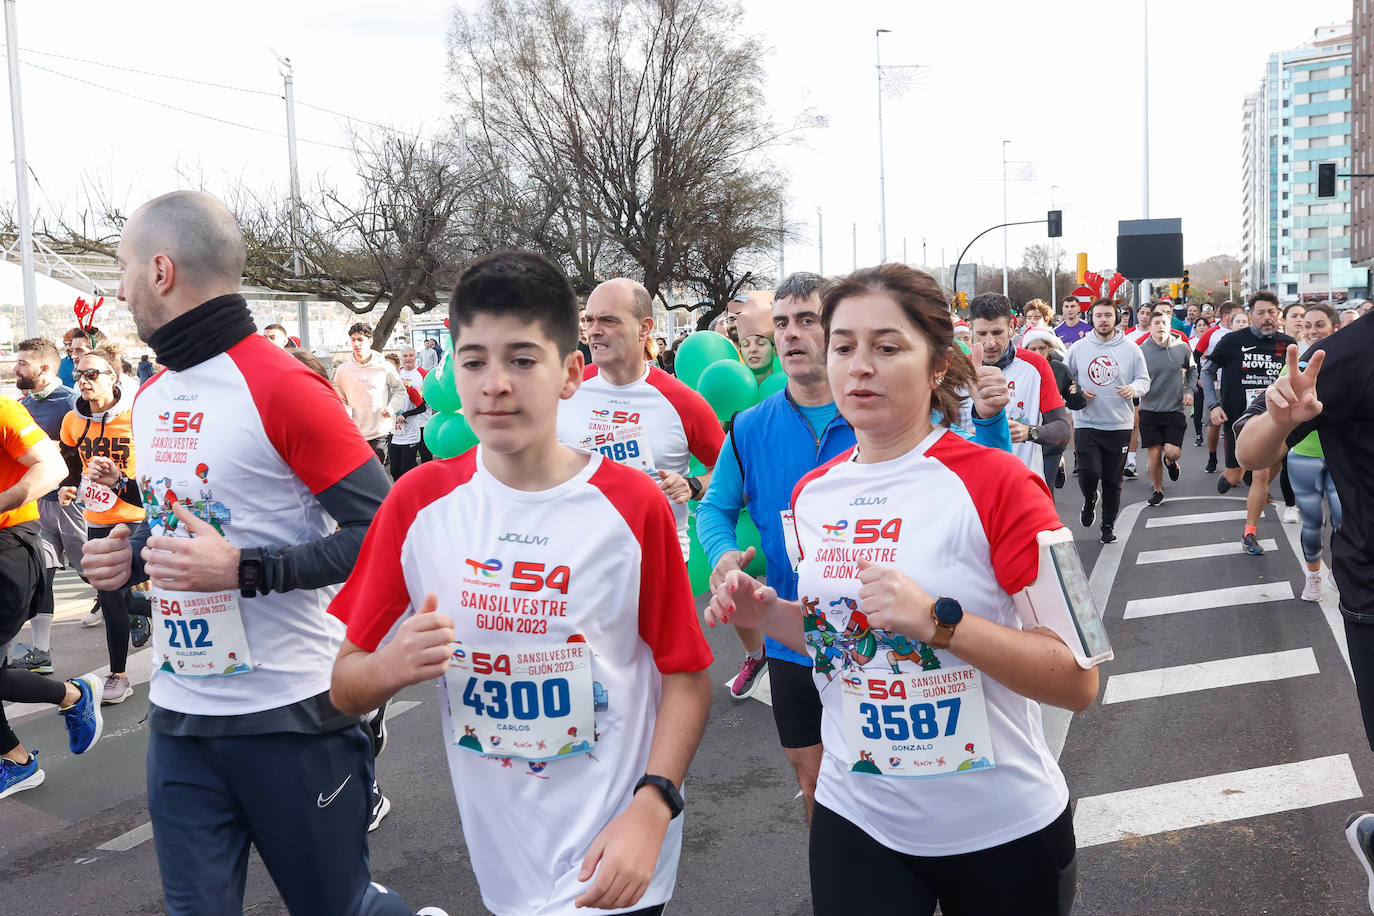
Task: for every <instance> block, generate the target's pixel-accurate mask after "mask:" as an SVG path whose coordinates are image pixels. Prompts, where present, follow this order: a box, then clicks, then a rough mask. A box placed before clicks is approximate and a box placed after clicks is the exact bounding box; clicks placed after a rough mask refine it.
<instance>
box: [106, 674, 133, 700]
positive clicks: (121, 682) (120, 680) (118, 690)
mask: <svg viewBox="0 0 1374 916" xmlns="http://www.w3.org/2000/svg"><path fill="white" fill-rule="evenodd" d="M133 694H134V688H133V687H132V686H131V685H130V684H129V679H128V677H126V676H125V675H123V674H111V675H110V676H109V677H107V678H105V689H104V690H103V691H102V692H101V694H100V705H101V706H113V705H114V704H116V703H123V702H124V701H125V700H127V699H128V698H129V697H131V696H133Z"/></svg>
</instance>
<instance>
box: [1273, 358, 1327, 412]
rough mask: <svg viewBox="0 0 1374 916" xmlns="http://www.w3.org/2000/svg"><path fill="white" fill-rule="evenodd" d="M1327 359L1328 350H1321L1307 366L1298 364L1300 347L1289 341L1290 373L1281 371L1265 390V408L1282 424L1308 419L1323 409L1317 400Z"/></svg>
mask: <svg viewBox="0 0 1374 916" xmlns="http://www.w3.org/2000/svg"><path fill="white" fill-rule="evenodd" d="M1325 361H1326V351H1325V350H1318V351H1317V352H1316V353H1315V354H1313V356H1312V358H1311V359H1310V360H1308V362H1307V368H1306V369H1301V370H1300V369H1299V368H1298V348H1297V347H1295V346H1294V345H1293V344H1289V345H1288V374H1287V375H1281V376H1279V377H1278V379H1277V380H1275V382H1274V384H1272V385H1270V386H1269V387H1268V388H1267V389H1265V392H1264V403H1265V409H1266V410H1267V411H1268V412H1269V415H1270V416H1272V417H1273V418H1274V422H1275V423H1277V424H1279V425H1280V426H1297V425H1299V424H1301V423H1306V422H1307V421H1308V420H1311V419H1313V418H1315V417H1316V416H1318V415H1319V414H1320V413H1321V412H1322V402H1321V401H1319V400H1317V374H1318V373H1319V372H1321V368H1322V363H1323V362H1325Z"/></svg>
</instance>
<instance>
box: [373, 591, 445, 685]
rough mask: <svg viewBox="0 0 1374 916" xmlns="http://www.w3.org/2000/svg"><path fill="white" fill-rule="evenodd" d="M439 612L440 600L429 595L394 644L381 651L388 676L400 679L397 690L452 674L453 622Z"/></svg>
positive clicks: (436, 596) (379, 651) (378, 654)
mask: <svg viewBox="0 0 1374 916" xmlns="http://www.w3.org/2000/svg"><path fill="white" fill-rule="evenodd" d="M438 608H439V596H438V595H436V594H434V593H433V592H430V593H429V594H427V595H425V600H424V603H423V604H421V605H420V610H419V611H417V612H416V613H415V614H414V615H413V616H411V617H407V618H406V620H405V622H404V623H402V624H401V625H400V626H399V627H397V628H396V636H395V637H394V638H393V639H392V640H391V642H389V643H387V644H386V645H385V646H383V647H382V648H380V649H378V650H377V653H376V654H377V656H379V658H380V659H381V660H383V661H384V663H385V670H386V671H387V673H388V674H389V675H393V676H395V678H396V679H397V684H396V690H400V689H402V688H404V687H409V686H411V685H412V684H420V683H423V682H425V681H432V680H434V679H435V678H436V677H438V676H439V675H441V674H443V673H444V672H445V671H447V670H448V665H449V662H450V661H451V660H452V658H453V647H452V643H453V640H454V633H453V621H452V620H450V619H449V618H448V617H446V616H445V615H443V614H440V613H439V611H438ZM394 692H395V691H393V693H394Z"/></svg>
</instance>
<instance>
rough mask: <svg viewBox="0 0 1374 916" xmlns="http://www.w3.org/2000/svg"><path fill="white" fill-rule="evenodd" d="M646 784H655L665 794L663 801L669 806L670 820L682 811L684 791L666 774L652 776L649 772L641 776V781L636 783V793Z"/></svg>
mask: <svg viewBox="0 0 1374 916" xmlns="http://www.w3.org/2000/svg"><path fill="white" fill-rule="evenodd" d="M645 786H653V787H654V788H656V789H658V791H659V792H660V793H662V795H663V801H664V803H665V804H667V806H668V811H669V818H668V819H669V820H672V819H673V818H675V817H677V816H678V815H679V814H681V813H682V793H681V792H679V791H678V790H677V786H675V785H673V781H672V780H671V779H669V778H668V777H666V776H651V775H649V774H648V773H646V774H644V775H643V776H641V777H639V782H637V783H635V793H638V792H639V790H640V789H642V788H644V787H645Z"/></svg>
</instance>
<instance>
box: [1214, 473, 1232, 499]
mask: <svg viewBox="0 0 1374 916" xmlns="http://www.w3.org/2000/svg"><path fill="white" fill-rule="evenodd" d="M1234 486H1235V484H1233V483H1231V481H1229V480H1227V479H1226V475H1225V474H1222V475H1221V476H1220V477H1218V478H1217V492H1218V493H1220V494H1221V495H1222V496H1225V495H1226V494H1227V493H1230V492H1231V488H1232V487H1234Z"/></svg>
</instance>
